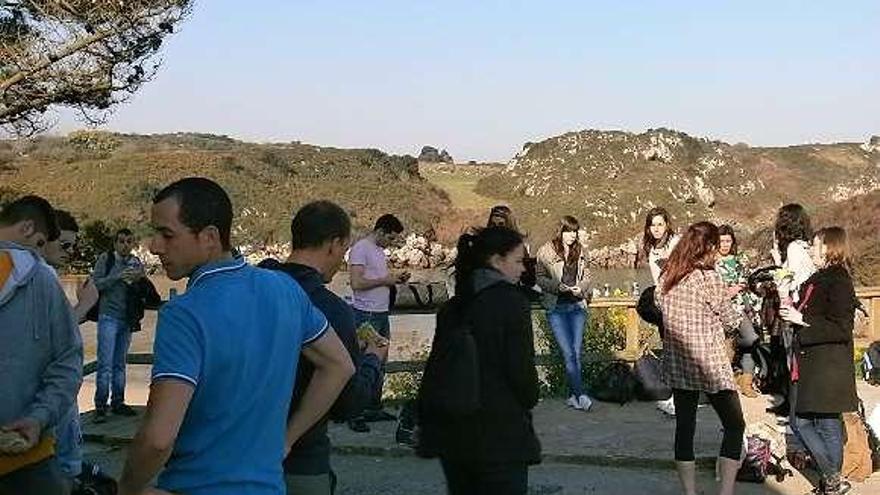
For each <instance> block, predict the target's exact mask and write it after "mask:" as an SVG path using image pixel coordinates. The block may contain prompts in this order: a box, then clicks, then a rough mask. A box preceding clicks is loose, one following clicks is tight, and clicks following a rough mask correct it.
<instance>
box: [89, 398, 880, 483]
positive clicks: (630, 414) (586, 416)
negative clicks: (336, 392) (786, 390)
mask: <svg viewBox="0 0 880 495" xmlns="http://www.w3.org/2000/svg"><path fill="white" fill-rule="evenodd" d="M859 394H860V396H861V397H862V399H863V400H864V402H865V404H866V407H867V408H868V410H869V411H870V410H872V408H873V407H876V406H878V405H880V387H869V386H867V385H866V384H864V383H860V384H859ZM767 405H768V402H767V400H766V399H765V398H763V397H762V398H758V399H743V409H744V412H745V415H746V421H747V423H748V424H749V425H750V428H753V429H754V428H757V429H762V431H765V432H774V434H775V435H777V440H779V441H783V440H782V439H784V437H785V435H784V427H779V426H777V424H776V420H775V418H773V417H772V416H770V415H768V414H766V413H765V412H764V408H765V407H767ZM83 416H84V417H83V427H84V433H85V435H86V438H87V440H88V441H89V442H90V443H89V452H90V454H91V455H92V456H93V457H95V458H97V459H101V460H102V462H105V463H109V465H108V466H107V469H108V470H109V471H110V472H111V473H118V471H117V470H118V469H119V468H121V458H122V456H124V451H125V449H124V446H125V444H127V443H128V442H130V440H131V438H132V436H133V435H134V432H135V430H136V428H137V424H138V421H139V418H117V417H111V418H110V420H109V421H108V422H107V423H105V424H103V425H95V424H94V423H93V422H92V420H91V413H85V414H84V415H83ZM534 417H535V427H536V430H537V432H538V436H539V437H540V439H541V442H542V445H543V451H544V464H543V465H542V466H541V467H538V468H536V469H535V470H534V475H533V477H532V478H533V480H534V483H533V485H535V483H538V482H537V480H542V479H543V480H545V481H543V482H541V483H538V485H541V486H544V488H541V489H539V490H538V491H537V492H536V493H594V489H598V488H600V485H601V486H607V483H606V485H602V484H601V483H600V484H599V485H595V483H594V484H593V485H591V484H590V483H593V482H595V481H596V479H595V476H596V475H600V479H604V480H608V479H609V478H608V476H611V475H612V474H613V473H629V474H627V475H626V476H625V477H624V478H625V479H627V480H630V481H631V482H632V483H629V484H628V485H627V486H630V487H634V486H635V485H633V483H635V484H636V485H637V484H638V483H641V482H642V481H644V482H645V483H647V484H648V485H651V486H652V487H653V486H656V484H655V483H656V481H658V480H667V482H668V483H669V486H671V487H675V486H676V483H677V482H676V480H675V477H674V475H673V474H672V469H673V463H672V438H673V432H674V429H675V421H674V420H673V419H671V418H669V417H667V416H665V415H663V414H662V413H660V412H659V411H657V410H656V409H655V408H654V405H653V403H640V402H635V403H630V404H627V405H624V406H618V405H616V404H608V403H597V404H596V405H595V407H594V409H593V411H591V412H589V413H584V412H581V411H575V410H572V409H569V408H566V407H565V406H564V405H563V404H562V401H560V400H544V401H543V402H541V403H540V404H539V405H538V407H537V408H536V409H535V414H534ZM697 417H698V426H697V435H696V441H695V446H696V453H697V457H698V459H699V460H700V461H701V465H702V466H703V467H704V468H705V470H704V472H703V474H702V475H701V476H702V477H703V478H704V482H705V483H706V484H707V485H711V484H712V483H713V482H712V479H711V478H712V477H711V466H712V463H713V462H714V461H713V459H714V457H715V456H716V455H717V451H718V448H719V446H720V441H721V431H720V429H721V426H720V423H719V422H718V420H717V418H716V416H715V413H714V412H713V411H712V409H711V407H709V406H704V407H701V408H700V410H699V412H698V415H697ZM371 427H372V431H371V432H370V433H367V434H361V433H355V432H352V431H351V430H349V429H348V428H347V427H346V426H345V425H342V424H334V425H331V427H330V434H331V437H332V441H333V445H334V452H335V456H334V464H337V465H339V466H340V468H343V467H344V469H343V471H348V472H351V474H352V475H353V476H354V479H358V480H362V481H364V483H365V486H366V485H367V484H366V480H367V479H373V478H376V477H377V476H378V477H379V478H381V479H382V480H385V481H384V482H381V483H380V482H379V481H375V483H379V485H381V486H385V484H386V483H390V484H391V485H394V486H398V487H403V486H409V485H407V483H408V482H410V481H412V477H413V476H416V477H420V476H427V478H425V480H423V481H424V483H423V485H424V486H423V488H424V489H425V490H427V491H422V490H421V489H418V490H416V491H409V492H407V491H400V493H438V491H436V490H435V489H434V488H430V489H429V488H428V487H434V486H435V485H436V484H437V483H440V485H439V486H442V476H441V475H440V473H439V470H438V469H436V466H434V464H435V463H432V462H431V461H423V460H419V459H416V458H415V457H414V456H413V454H412V451H411V450H410V449H408V448H406V447H401V446H398V445H396V444H395V443H394V427H395V424H394V423H393V422H386V423H372V424H371ZM395 458H396V459H398V460H397V461H394V460H393V459H395ZM401 458H403V459H401ZM370 466H374V467H379V466H383V467H382V469H380V470H379V471H376V470H374V469H372V468H370ZM430 466H434V467H430ZM566 466H568V467H566ZM578 469H581V470H582V471H583V473H584V475H583V476H581V475H576V474H575V473H577V472H578ZM553 473H557V474H558V475H559V476H561V477H562V478H561V479H565V480H567V481H565V483H563V484H562V485H560V486H562V487H563V488H564V490H563V491H558V490H556V489H555V488H553V487H554V486H557V485H558V483H557V484H553V483H551V481H552V479H553V476H555V474H553ZM586 473H593V476H592V477H591V476H586ZM379 478H377V479H379ZM624 478H622V479H624ZM349 479H351V478H349ZM395 479H398V480H399V483H392V480H395ZM408 480H410V481H408ZM431 480H433V481H431ZM591 480H592V481H591ZM639 480H641V481H639ZM650 480H653V481H650ZM375 483H374V482H371V483H369V484H368V485H369V486H374V485H375ZM417 484H418V483H417ZM379 485H376V486H379ZM594 485H595V486H594ZM741 485H742V486H741V488H740V490H739V491H740V493H772V494H801V493H805V492H808V491H809V489H810V487H811V485H810V484H809V482H808V481H807V479H806V478H804V476H803V475H802V474H801V473H797V472H795V475H794V477H789V478H787V479H786V480H785V481H784V482H782V483H778V482H776V481H775V480H770V481H768V483H766V484H765V485H762V486H760V487H759V486H756V485H748V484H741ZM419 486H422V485H419ZM535 486H537V485H535ZM590 486H593V488H592V489H591V488H589V487H590ZM612 486H613V485H612ZM412 488H413V489H414V490H415V489H416V487H415V486H413V487H412ZM545 488H546V490H545ZM857 488H858V491H857V492H856V493H861V494H880V474H875V475H874V476H873V477H872V478H870V479H869V480H868V481H867V482H866V483H864V484H862V485H860V486H858V487H857ZM536 489H537V488H536ZM633 489H634V488H633ZM547 490H549V491H547ZM568 490H574V491H568ZM663 490H664V489H659V490H655V489H654V488H651V489H648V488H647V487H646V489H645V491H630V490H629V489H627V490H626V491H616V490H615V491H611V492H608V491H605V490H604V489H603V490H598V491H595V493H651V494H652V495H656V494H662V493H675V490H674V488H673V489H671V491H663ZM756 490H757V491H756ZM533 491H534V490H533ZM342 493H354V492H345V491H343V492H342ZM358 493H374V492H373V491H366V492H363V491H362V490H358ZM375 493H382V492H381V491H376V492H375ZM707 493H709V492H707Z"/></svg>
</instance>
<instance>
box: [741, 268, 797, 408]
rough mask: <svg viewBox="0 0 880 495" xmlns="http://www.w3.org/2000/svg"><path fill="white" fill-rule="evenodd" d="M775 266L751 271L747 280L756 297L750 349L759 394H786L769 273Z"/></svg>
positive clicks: (773, 286)
mask: <svg viewBox="0 0 880 495" xmlns="http://www.w3.org/2000/svg"><path fill="white" fill-rule="evenodd" d="M777 269H779V267H778V266H775V265H774V266H765V267H763V268H758V269H756V270H754V271H753V272H752V273H751V274H750V275H749V276H748V279H747V282H746V283H747V288H748V290H749V292H751V293H752V294H754V295H756V296H757V297H758V298H759V301H760V305H759V309H758V311H757V325H756V326H755V329H756V330H757V332H758V337H759V339H758V342H757V343H756V344H755V346H754V347H753V348H752V350H751V352H752V357H753V358H754V360H755V387H756V388H757V389H758V390H759V391H760V392H761V393H763V394H778V395H782V396H783V397H787V396H788V387H789V382H790V378H789V371H788V365H787V362H786V351H785V345H784V343H783V340H782V326H783V324H784V322H783V321H782V319H781V318H780V317H779V302H780V301H779V293H778V292H777V288H776V282H775V281H774V279H773V272H774V271H775V270H777Z"/></svg>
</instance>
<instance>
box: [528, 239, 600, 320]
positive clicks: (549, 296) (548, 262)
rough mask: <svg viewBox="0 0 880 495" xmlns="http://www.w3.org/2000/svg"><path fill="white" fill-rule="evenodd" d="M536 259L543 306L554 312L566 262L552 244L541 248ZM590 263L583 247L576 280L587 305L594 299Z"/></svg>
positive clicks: (536, 270)
mask: <svg viewBox="0 0 880 495" xmlns="http://www.w3.org/2000/svg"><path fill="white" fill-rule="evenodd" d="M536 257H537V267H536V269H535V272H536V275H537V280H538V286H539V287H541V293H542V297H541V304H542V305H543V306H544V308H545V309H547V310H552V309H553V308H555V307H556V299H557V298H558V296H559V284H561V283H562V270H563V268H564V266H565V261H564V260H563V259H562V258H561V257H560V256H559V255H558V254H556V250H555V249H553V243H552V242H548V243H546V244H544V245H543V246H541V249H539V250H538V254H537V256H536ZM588 262H589V257H588V255H587V252H586V249H584V248H583V247H581V257H580V258H579V259H578V270H577V279H576V280H577V286H578V287H580V289H581V299H582V301H583V303H584V304H585V305H586V304H588V303H589V302H590V299H591V298H592V297H593V284H592V277H590V268H589V266H588Z"/></svg>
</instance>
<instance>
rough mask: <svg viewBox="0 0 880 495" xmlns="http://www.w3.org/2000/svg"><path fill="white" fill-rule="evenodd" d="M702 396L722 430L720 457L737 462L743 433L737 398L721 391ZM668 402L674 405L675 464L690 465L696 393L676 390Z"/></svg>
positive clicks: (740, 451) (692, 448)
mask: <svg viewBox="0 0 880 495" xmlns="http://www.w3.org/2000/svg"><path fill="white" fill-rule="evenodd" d="M706 395H707V396H708V397H709V403H710V404H712V408H713V409H715V413H716V414H718V418H719V419H721V426H722V427H723V428H724V439H723V440H721V457H726V458H728V459H733V460H739V458H740V456H741V455H742V439H743V433H745V431H746V422H745V420H743V413H742V407H741V406H740V403H739V396H738V395H737V393H736V392H734V391H733V390H721V391H719V392H716V393H714V394H708V393H707V394H706ZM672 399H673V400H674V401H675V460H676V461H693V460H694V433H695V432H696V428H697V402H698V401H699V399H700V392H699V391H697V390H682V389H678V388H676V389H673V390H672Z"/></svg>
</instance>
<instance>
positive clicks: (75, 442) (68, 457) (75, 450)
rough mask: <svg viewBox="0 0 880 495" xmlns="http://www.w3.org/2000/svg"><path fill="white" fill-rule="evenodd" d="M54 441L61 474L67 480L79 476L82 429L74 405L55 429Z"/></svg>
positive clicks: (77, 409)
mask: <svg viewBox="0 0 880 495" xmlns="http://www.w3.org/2000/svg"><path fill="white" fill-rule="evenodd" d="M55 440H56V443H55V457H56V458H57V459H58V467H59V468H60V469H61V473H62V474H64V476H65V477H67V478H74V477H76V476H79V474H80V472H82V461H83V457H82V429H81V428H80V424H79V407H77V405H76V404H74V406H73V408H71V410H70V412H68V413H67V415H66V416H65V417H64V418H63V419H62V420H61V421H60V422H59V423H58V426H56V427H55Z"/></svg>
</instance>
